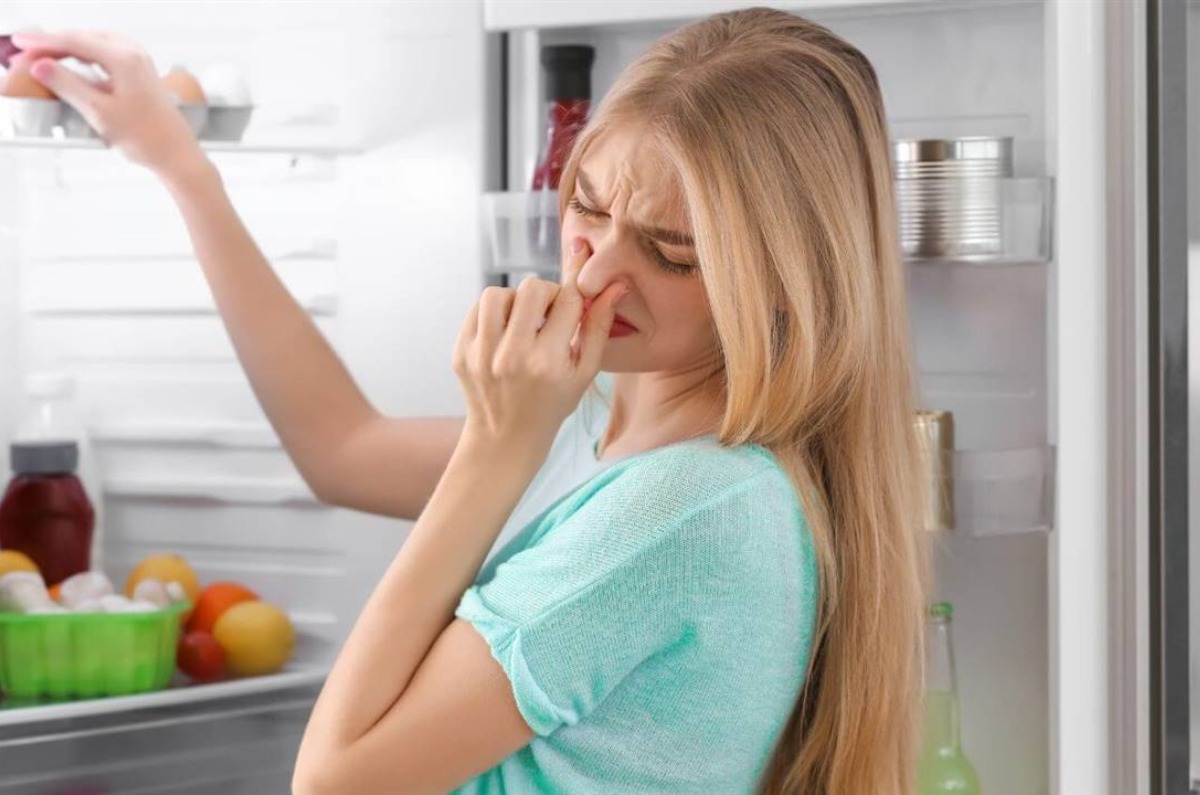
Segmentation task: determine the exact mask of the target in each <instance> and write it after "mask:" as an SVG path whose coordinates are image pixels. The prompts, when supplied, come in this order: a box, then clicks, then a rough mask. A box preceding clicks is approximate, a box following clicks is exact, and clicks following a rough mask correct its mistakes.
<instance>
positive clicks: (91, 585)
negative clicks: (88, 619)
mask: <svg viewBox="0 0 1200 795" xmlns="http://www.w3.org/2000/svg"><path fill="white" fill-rule="evenodd" d="M114 590H115V589H114V588H113V584H112V581H111V580H109V579H108V577H106V576H104V574H103V573H101V572H98V571H83V572H80V573H79V574H74V575H72V576H70V577H68V578H67V579H65V580H63V582H62V585H60V586H59V601H60V602H61V603H62V604H63V605H65V606H66V607H75V606H77V605H79V604H82V603H83V602H86V601H89V600H92V599H102V598H104V597H105V596H108V595H109V594H111V593H113V591H114Z"/></svg>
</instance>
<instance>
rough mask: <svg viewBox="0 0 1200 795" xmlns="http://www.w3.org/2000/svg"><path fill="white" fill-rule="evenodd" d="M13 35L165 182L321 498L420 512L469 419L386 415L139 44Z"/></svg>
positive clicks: (107, 133) (282, 429)
mask: <svg viewBox="0 0 1200 795" xmlns="http://www.w3.org/2000/svg"><path fill="white" fill-rule="evenodd" d="M15 41H16V43H17V45H18V46H20V47H22V48H23V49H24V50H26V53H24V54H23V55H22V56H21V57H24V58H30V59H34V60H35V62H34V65H33V68H32V71H33V74H34V76H35V78H37V79H39V80H41V81H42V82H44V83H45V84H46V85H47V87H48V88H50V90H51V91H53V92H54V93H56V94H57V95H58V96H59V97H60V98H62V99H63V100H64V101H66V102H69V103H70V104H72V105H73V106H75V107H76V108H78V109H79V111H80V112H81V113H82V114H83V116H84V117H85V118H86V119H87V120H88V122H89V123H90V124H91V125H92V126H93V127H94V128H95V129H96V130H97V132H99V133H100V135H101V136H102V137H103V138H104V139H105V141H106V142H107V143H108V144H109V145H110V146H113V147H114V148H117V149H119V150H120V151H121V152H122V153H123V154H124V155H125V156H126V157H127V158H128V159H130V160H131V161H133V162H135V163H139V164H141V165H143V166H145V167H147V168H149V169H150V170H151V171H153V172H154V173H155V174H156V175H157V176H158V177H159V178H160V179H161V180H162V182H163V184H164V185H165V186H166V187H167V189H168V191H169V192H170V194H171V196H172V198H173V199H174V201H175V203H176V204H177V206H178V207H179V210H180V212H181V213H182V214H183V218H184V221H185V222H186V224H187V229H188V234H189V236H190V238H191V241H192V245H193V247H194V249H195V252H196V257H197V259H198V260H199V262H200V266H201V268H202V269H203V271H204V275H205V277H206V279H207V281H208V284H209V287H210V289H211V291H212V294H213V297H214V299H215V301H216V305H217V309H218V311H219V312H220V314H221V319H222V321H223V322H224V324H225V328H226V329H227V331H228V332H229V336H230V338H231V339H232V341H233V346H234V349H235V351H236V353H237V356H238V360H239V361H240V362H241V365H242V367H243V369H244V370H245V372H246V374H247V376H248V378H249V381H250V385H251V387H252V388H253V390H254V394H255V396H256V397H257V398H258V401H259V403H260V404H261V405H262V407H263V410H264V411H265V413H266V415H267V418H268V419H269V421H270V422H271V425H272V427H273V428H274V429H275V432H276V433H277V434H278V435H279V438H280V439H281V440H282V442H283V445H284V448H285V449H286V450H287V453H288V455H289V456H290V457H291V459H292V461H293V462H294V463H295V465H296V467H297V469H299V471H300V474H301V475H302V476H303V478H304V479H305V481H306V482H307V483H308V485H309V487H310V488H311V489H312V490H313V491H314V493H315V494H316V495H317V496H318V498H320V499H322V500H324V501H326V502H329V503H332V504H336V505H341V506H344V507H348V508H354V509H357V510H363V511H369V512H372V513H380V514H385V515H389V516H395V517H399V518H405V519H415V518H416V516H417V515H418V514H419V513H420V512H421V510H422V509H423V508H424V506H425V503H426V502H427V501H428V500H429V496H430V495H431V494H432V493H433V489H434V487H435V486H436V485H437V482H438V480H439V478H440V477H441V475H442V472H443V471H444V470H445V468H446V466H447V464H448V463H449V461H450V456H451V454H452V453H453V451H454V447H455V445H456V444H457V442H458V438H459V436H460V434H461V431H462V426H463V419H462V418H459V417H444V418H442V417H432V418H413V419H397V418H389V417H385V416H383V415H381V414H380V413H379V412H378V411H376V410H375V408H374V407H373V406H371V404H370V403H369V402H368V401H367V399H366V398H365V396H364V395H363V394H362V391H361V390H360V389H359V388H358V386H357V385H356V384H355V383H354V379H353V378H352V377H351V375H350V373H349V372H348V371H347V370H346V367H345V365H344V364H343V363H342V361H341V360H340V359H339V358H338V356H337V354H336V353H335V351H334V350H333V348H332V347H331V346H330V345H329V343H328V341H327V340H326V339H325V338H324V337H323V336H322V335H321V333H320V331H319V330H318V329H317V327H316V325H315V324H314V323H313V321H312V319H311V318H310V317H309V316H308V314H307V313H306V312H305V311H304V309H303V308H302V307H301V306H300V305H299V304H298V303H297V302H296V300H295V299H294V298H293V297H292V295H291V294H290V293H289V292H288V290H287V288H286V287H285V286H284V285H283V283H282V282H281V281H280V279H279V277H278V276H277V275H276V274H275V271H274V270H273V269H272V268H271V266H270V265H269V264H268V263H267V261H266V260H265V259H264V257H263V255H262V253H261V252H260V251H259V249H258V246H257V245H256V244H255V243H254V240H253V239H252V238H251V237H250V234H249V232H248V231H247V230H246V228H245V226H244V225H243V223H242V220H241V218H239V217H238V215H237V212H236V211H235V209H234V207H233V204H232V203H231V202H230V200H229V196H228V194H227V193H226V190H225V186H224V184H223V183H222V180H221V176H220V173H219V172H218V171H217V169H216V167H215V166H214V165H213V163H212V162H211V161H210V160H209V159H208V157H207V155H206V154H205V152H204V150H203V149H201V148H200V145H199V144H198V143H197V141H196V139H195V138H194V136H193V135H192V133H191V131H190V130H189V129H188V127H187V124H186V122H185V121H184V119H183V116H182V115H181V114H180V113H179V111H178V110H177V109H176V107H175V106H174V103H173V102H172V101H171V98H170V97H169V95H168V94H167V93H166V90H165V89H164V88H163V87H162V84H161V83H160V81H159V79H158V76H157V74H156V72H155V69H154V64H153V62H152V61H151V59H150V58H149V56H148V55H146V53H145V52H144V51H143V50H142V49H141V48H140V47H139V46H137V45H136V44H134V43H133V42H130V41H128V40H126V39H124V38H123V37H120V36H117V35H115V34H109V33H102V32H86V33H85V32H68V33H61V34H39V35H37V36H30V35H24V34H18V36H17V37H16V38H15ZM66 55H73V56H75V57H76V58H79V59H80V60H83V61H87V62H91V63H95V64H99V65H100V66H101V67H102V68H103V69H104V71H105V72H106V73H107V75H108V79H107V81H105V82H101V83H89V82H88V81H87V80H85V79H84V78H82V77H80V76H79V75H77V74H75V73H73V72H71V71H70V70H68V69H66V68H64V67H63V66H62V65H61V64H58V63H57V62H56V61H54V60H53V59H54V58H58V57H63V56H66ZM447 357H449V352H447ZM447 366H449V362H447Z"/></svg>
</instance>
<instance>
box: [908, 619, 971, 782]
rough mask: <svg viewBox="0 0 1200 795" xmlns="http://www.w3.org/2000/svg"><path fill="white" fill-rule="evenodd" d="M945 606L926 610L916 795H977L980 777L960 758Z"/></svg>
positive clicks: (953, 673) (950, 646) (948, 622)
mask: <svg viewBox="0 0 1200 795" xmlns="http://www.w3.org/2000/svg"><path fill="white" fill-rule="evenodd" d="M953 615H954V608H953V607H952V606H951V605H950V604H948V603H946V602H942V603H940V604H936V605H933V606H932V607H931V608H930V609H929V625H928V634H927V637H926V644H927V645H926V653H927V654H928V660H927V665H926V667H925V736H924V743H923V745H922V748H921V759H920V761H919V762H918V764H917V795H946V794H948V793H954V795H979V793H980V792H982V790H980V788H979V776H977V775H976V774H975V768H974V767H972V766H971V763H970V762H969V761H967V757H966V755H965V754H963V750H962V744H961V743H960V742H959V733H958V683H957V676H956V675H955V671H954V647H953V646H952V645H951V643H950V619H951V616H953Z"/></svg>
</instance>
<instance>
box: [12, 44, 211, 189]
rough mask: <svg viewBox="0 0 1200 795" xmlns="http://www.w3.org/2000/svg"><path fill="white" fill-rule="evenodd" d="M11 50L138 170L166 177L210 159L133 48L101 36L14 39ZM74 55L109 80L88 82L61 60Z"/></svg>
mask: <svg viewBox="0 0 1200 795" xmlns="http://www.w3.org/2000/svg"><path fill="white" fill-rule="evenodd" d="M13 43H15V44H16V45H17V46H18V47H20V48H21V49H22V50H23V52H22V53H21V55H20V57H22V58H30V59H31V60H32V61H33V63H32V65H31V67H30V72H31V74H32V75H33V77H34V78H35V79H36V80H38V81H40V82H41V83H42V84H43V85H45V86H46V88H48V89H50V90H51V91H53V92H54V93H55V94H57V95H58V97H59V98H60V99H62V100H63V101H64V102H67V103H69V104H70V105H72V106H73V107H74V108H75V109H76V110H78V111H79V112H80V114H82V115H83V117H84V119H86V120H87V122H88V124H90V125H91V126H92V128H93V129H95V130H96V132H97V133H99V134H100V137H101V138H103V139H104V140H105V142H107V143H108V145H109V146H112V147H115V148H117V149H119V150H120V151H121V152H122V153H123V154H124V155H125V156H126V157H127V158H129V159H130V160H131V161H133V162H134V163H139V164H141V165H143V166H146V167H147V168H149V169H150V170H152V171H154V172H155V173H156V174H158V175H159V176H167V175H169V174H170V173H171V171H172V170H173V169H178V168H183V167H186V166H189V165H190V164H192V163H193V162H195V160H196V157H197V156H199V157H200V158H203V157H204V152H203V150H202V149H201V148H200V144H199V143H198V142H197V141H196V137H195V136H194V135H192V131H191V128H189V127H188V124H187V121H186V120H184V118H183V114H181V113H180V112H179V109H178V108H177V107H176V106H175V101H174V99H173V98H172V97H171V95H170V93H169V92H168V91H167V90H166V88H164V87H163V84H162V81H161V80H160V79H159V76H158V73H157V72H156V71H155V68H154V62H153V61H152V60H151V59H150V56H149V55H147V54H146V52H145V50H143V49H142V48H141V47H139V46H138V45H137V44H135V43H134V42H132V41H130V40H128V39H126V38H124V37H122V36H119V35H117V34H115V33H106V32H103V31H67V32H63V33H42V32H36V31H27V32H23V33H16V34H13ZM68 56H73V57H75V58H77V59H79V60H80V61H84V62H87V63H92V64H97V65H99V66H100V67H101V68H102V69H103V70H104V72H105V73H106V76H107V79H105V80H101V81H98V82H92V81H89V80H87V79H86V78H84V77H83V76H81V75H79V74H77V73H75V72H73V71H71V70H70V69H68V68H67V67H65V66H63V65H62V64H61V63H58V61H56V60H55V59H56V58H65V57H68Z"/></svg>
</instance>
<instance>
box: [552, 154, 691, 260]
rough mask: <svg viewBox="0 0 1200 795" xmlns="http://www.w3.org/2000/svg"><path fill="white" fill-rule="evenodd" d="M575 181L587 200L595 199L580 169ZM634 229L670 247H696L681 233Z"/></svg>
mask: <svg viewBox="0 0 1200 795" xmlns="http://www.w3.org/2000/svg"><path fill="white" fill-rule="evenodd" d="M575 181H576V182H577V183H578V187H580V188H582V189H583V192H584V194H585V195H586V196H587V197H588V198H589V199H595V197H596V191H595V189H594V188H592V181H591V180H589V179H588V178H587V174H584V173H583V170H582V169H580V170H579V171H577V172H575ZM634 228H635V229H637V230H638V231H639V232H641V233H642V234H643V235H645V236H646V237H649V238H652V239H654V240H659V241H661V242H663V243H666V244H668V245H671V246H691V247H693V248H694V247H695V246H696V241H695V240H693V239H692V236H691V235H688V234H684V233H683V232H675V231H673V230H670V229H663V228H661V227H657V226H640V225H638V224H634Z"/></svg>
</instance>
